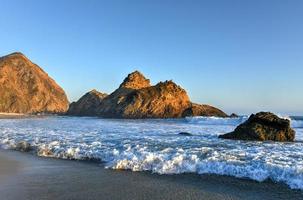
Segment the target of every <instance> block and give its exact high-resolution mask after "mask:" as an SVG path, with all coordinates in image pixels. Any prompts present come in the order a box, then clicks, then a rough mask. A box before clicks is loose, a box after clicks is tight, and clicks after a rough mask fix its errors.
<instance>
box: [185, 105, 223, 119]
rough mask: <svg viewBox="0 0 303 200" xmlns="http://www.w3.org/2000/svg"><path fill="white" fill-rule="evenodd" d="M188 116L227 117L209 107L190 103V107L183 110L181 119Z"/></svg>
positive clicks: (216, 109)
mask: <svg viewBox="0 0 303 200" xmlns="http://www.w3.org/2000/svg"><path fill="white" fill-rule="evenodd" d="M190 116H206V117H209V116H216V117H228V115H227V114H225V113H224V112H223V111H222V110H219V109H218V108H215V107H213V106H209V105H199V104H195V103H192V104H191V106H190V107H189V108H187V109H185V110H184V112H183V114H182V117H190Z"/></svg>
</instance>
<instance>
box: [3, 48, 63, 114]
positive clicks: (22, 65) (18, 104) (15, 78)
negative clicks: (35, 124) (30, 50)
mask: <svg viewBox="0 0 303 200" xmlns="http://www.w3.org/2000/svg"><path fill="white" fill-rule="evenodd" d="M68 106H69V102H68V100H67V97H66V94H65V92H64V91H63V89H62V88H61V87H60V86H59V85H58V84H57V83H56V82H55V81H54V80H53V79H52V78H50V77H49V76H48V74H47V73H46V72H44V71H43V70H42V69H41V68H40V67H39V66H38V65H36V64H34V63H32V62H31V61H30V60H29V59H28V58H27V57H25V56H24V55H23V54H22V53H12V54H9V55H7V56H4V57H1V58H0V112H4V113H24V114H35V113H65V112H66V111H67V109H68Z"/></svg>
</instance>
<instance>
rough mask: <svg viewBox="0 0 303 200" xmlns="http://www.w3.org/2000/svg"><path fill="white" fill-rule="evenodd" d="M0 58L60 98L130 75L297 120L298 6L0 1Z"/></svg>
mask: <svg viewBox="0 0 303 200" xmlns="http://www.w3.org/2000/svg"><path fill="white" fill-rule="evenodd" d="M0 8H1V12H0V55H6V54H9V53H11V52H14V51H20V52H22V53H24V54H25V55H26V56H27V57H29V58H30V59H31V60H32V61H33V62H35V63H37V64H38V65H39V66H41V67H42V68H43V69H44V70H45V71H46V72H48V74H49V75H50V76H51V77H52V78H54V79H55V80H56V81H57V83H59V85H61V86H62V87H63V89H64V90H65V91H66V93H67V95H68V98H69V100H70V101H74V100H77V99H78V98H79V97H80V96H81V95H83V94H84V93H85V92H87V91H88V90H91V89H93V88H95V89H97V90H99V91H101V92H106V93H110V92H112V91H113V90H114V89H115V88H117V87H118V86H119V84H120V83H121V82H122V80H123V78H124V77H125V76H126V75H127V74H128V73H129V72H132V71H134V70H136V69H137V70H139V71H141V72H142V73H144V74H145V75H146V77H147V78H150V79H151V81H152V83H154V84H155V83H157V82H158V81H160V80H166V79H172V80H173V81H175V82H176V83H177V84H179V85H181V86H182V87H183V88H185V89H186V90H187V91H188V94H189V96H190V97H191V99H192V101H194V102H198V103H207V104H211V105H214V106H217V107H219V108H221V109H223V110H224V111H226V112H228V113H230V112H237V113H242V114H248V113H251V112H257V111H260V110H268V111H274V112H278V113H281V114H301V115H302V114H303V1H302V0H238V1H236V0H209V1H203V0H197V1H191V0H184V1H177V0H172V1H168V0H159V1H158V0H150V1H144V0H138V1H133V0H123V1H122V0H121V1H118V0H112V1H110V0H108V1H102V0H96V1H92V0H73V1H72V0H70V1H67V0H43V1H40V0H36V1H33V0H26V1H25V0H20V1H16V0H0Z"/></svg>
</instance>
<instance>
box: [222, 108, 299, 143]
mask: <svg viewBox="0 0 303 200" xmlns="http://www.w3.org/2000/svg"><path fill="white" fill-rule="evenodd" d="M219 138H224V139H233V140H256V141H265V140H272V141H280V142H285V141H294V139H295V131H294V130H293V129H292V128H291V127H290V121H289V120H288V119H282V118H279V117H278V116H276V115H275V114H273V113H270V112H259V113H257V114H252V115H251V116H250V117H249V119H248V120H247V121H246V122H244V123H243V124H240V125H239V126H238V127H237V128H236V129H235V130H234V131H233V132H231V133H227V134H224V135H220V136H219Z"/></svg>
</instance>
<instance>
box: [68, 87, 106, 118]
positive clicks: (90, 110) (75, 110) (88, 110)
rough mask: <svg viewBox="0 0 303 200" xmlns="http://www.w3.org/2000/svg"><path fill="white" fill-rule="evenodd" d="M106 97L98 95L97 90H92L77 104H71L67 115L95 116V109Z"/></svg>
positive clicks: (102, 94) (101, 94)
mask: <svg viewBox="0 0 303 200" xmlns="http://www.w3.org/2000/svg"><path fill="white" fill-rule="evenodd" d="M106 96H107V94H104V93H100V92H98V91H97V90H92V91H90V92H88V93H86V94H85V95H84V96H82V97H81V98H80V99H79V100H78V101H77V102H73V103H71V104H70V106H69V109H68V111H67V114H68V115H77V116H95V115H96V111H97V108H98V107H99V106H100V104H101V101H102V100H103V99H104V98H105V97H106Z"/></svg>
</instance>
